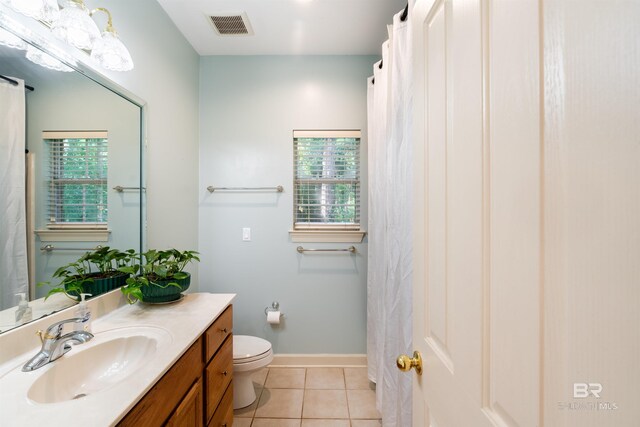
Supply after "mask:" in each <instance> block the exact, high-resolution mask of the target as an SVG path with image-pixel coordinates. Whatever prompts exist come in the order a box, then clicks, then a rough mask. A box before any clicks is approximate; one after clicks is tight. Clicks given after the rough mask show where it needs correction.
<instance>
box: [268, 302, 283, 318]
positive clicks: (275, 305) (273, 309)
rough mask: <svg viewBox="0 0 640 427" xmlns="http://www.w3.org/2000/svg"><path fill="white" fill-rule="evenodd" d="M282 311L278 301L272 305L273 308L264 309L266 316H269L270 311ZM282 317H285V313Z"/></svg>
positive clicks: (281, 314)
mask: <svg viewBox="0 0 640 427" xmlns="http://www.w3.org/2000/svg"><path fill="white" fill-rule="evenodd" d="M278 310H280V303H279V302H278V301H274V302H272V303H271V307H265V308H264V315H265V316H268V315H269V312H270V311H278ZM280 317H284V313H280Z"/></svg>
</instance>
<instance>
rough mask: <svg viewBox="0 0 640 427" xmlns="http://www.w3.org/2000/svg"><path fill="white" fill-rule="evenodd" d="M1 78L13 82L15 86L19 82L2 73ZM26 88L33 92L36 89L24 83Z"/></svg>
mask: <svg viewBox="0 0 640 427" xmlns="http://www.w3.org/2000/svg"><path fill="white" fill-rule="evenodd" d="M0 79H2V80H6V81H8V82H9V83H11V84H12V85H14V86H18V82H17V81H15V80H13V79H10V78H9V77H5V76H3V75H2V74H0ZM24 88H25V89H27V90H30V91H31V92H33V91H34V90H35V89H34V88H33V86H29V85H24Z"/></svg>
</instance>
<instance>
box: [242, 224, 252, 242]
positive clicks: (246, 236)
mask: <svg viewBox="0 0 640 427" xmlns="http://www.w3.org/2000/svg"><path fill="white" fill-rule="evenodd" d="M242 241H243V242H250V241H251V229H250V228H248V227H245V228H243V229H242Z"/></svg>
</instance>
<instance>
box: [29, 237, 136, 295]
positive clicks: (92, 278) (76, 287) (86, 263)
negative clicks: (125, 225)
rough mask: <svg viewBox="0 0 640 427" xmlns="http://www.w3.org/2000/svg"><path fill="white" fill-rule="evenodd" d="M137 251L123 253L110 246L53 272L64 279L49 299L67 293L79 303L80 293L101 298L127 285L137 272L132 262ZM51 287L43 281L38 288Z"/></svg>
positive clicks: (53, 290) (50, 292)
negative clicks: (130, 277) (128, 278)
mask: <svg viewBox="0 0 640 427" xmlns="http://www.w3.org/2000/svg"><path fill="white" fill-rule="evenodd" d="M135 253H136V252H135V250H133V249H128V250H126V251H120V250H118V249H111V248H109V247H108V246H105V247H101V248H98V249H96V250H94V251H91V252H86V253H85V254H84V255H82V256H81V257H80V258H79V259H78V260H77V261H74V262H72V263H69V264H67V265H63V266H62V267H60V268H58V269H57V270H56V271H55V273H53V277H54V278H58V279H61V280H60V283H59V284H58V285H57V286H55V287H53V288H52V289H51V290H50V291H49V292H48V293H47V296H46V297H45V300H46V299H47V298H49V297H50V296H51V295H53V294H57V293H64V294H65V295H66V296H67V297H69V298H72V299H75V300H79V299H80V294H81V293H84V294H91V296H94V297H95V296H97V295H100V294H103V293H105V292H109V291H110V290H112V289H116V288H118V287H120V286H122V285H124V284H125V283H126V279H127V277H129V276H130V275H131V274H133V273H134V271H135V270H134V268H133V265H132V261H133V260H135ZM45 284H47V285H48V284H50V283H49V282H40V283H38V286H43V285H45Z"/></svg>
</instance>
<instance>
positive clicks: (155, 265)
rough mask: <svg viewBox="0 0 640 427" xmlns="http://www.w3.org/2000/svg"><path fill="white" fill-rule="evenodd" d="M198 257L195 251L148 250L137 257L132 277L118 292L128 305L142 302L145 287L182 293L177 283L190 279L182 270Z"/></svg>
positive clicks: (198, 259) (197, 259)
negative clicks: (170, 288) (123, 296)
mask: <svg viewBox="0 0 640 427" xmlns="http://www.w3.org/2000/svg"><path fill="white" fill-rule="evenodd" d="M198 255H199V254H198V252H196V251H179V250H177V249H167V250H163V251H159V250H156V249H150V250H148V251H147V252H144V253H142V254H140V255H139V256H138V257H137V259H138V260H139V264H134V265H133V266H132V269H131V274H132V276H131V277H129V278H127V284H126V286H123V287H121V288H120V290H121V291H122V293H123V294H124V295H125V296H126V298H127V301H128V302H129V304H134V303H135V302H136V301H142V300H143V299H144V291H143V288H144V287H147V286H157V287H159V288H168V287H177V288H178V289H180V291H182V290H183V288H182V286H181V285H180V284H179V283H177V281H180V280H183V279H186V278H188V277H190V274H189V273H187V272H185V271H184V269H185V268H186V266H187V265H188V264H189V263H191V262H194V261H200V258H199V256H198Z"/></svg>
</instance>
